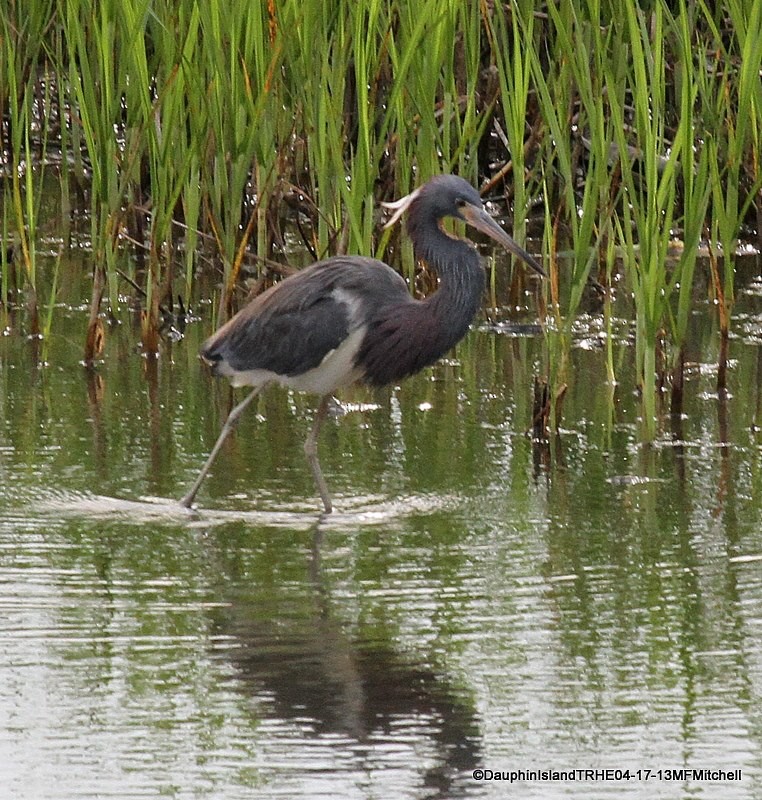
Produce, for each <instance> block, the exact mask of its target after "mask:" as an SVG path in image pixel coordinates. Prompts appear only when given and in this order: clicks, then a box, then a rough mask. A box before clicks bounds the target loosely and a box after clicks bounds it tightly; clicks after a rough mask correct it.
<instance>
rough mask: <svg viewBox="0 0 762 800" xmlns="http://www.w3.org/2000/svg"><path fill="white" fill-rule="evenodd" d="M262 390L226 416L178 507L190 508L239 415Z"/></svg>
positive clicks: (254, 393)
mask: <svg viewBox="0 0 762 800" xmlns="http://www.w3.org/2000/svg"><path fill="white" fill-rule="evenodd" d="M263 388H264V385H263V386H257V388H256V389H254V391H253V392H251V394H249V395H247V396H246V398H245V399H244V400H242V401H241V402H240V403H239V404H238V405H237V406H236V407H235V408H234V409H233V410H232V411H231V412H230V413H229V414H228V418H227V419H226V420H225V424H224V425H223V426H222V430H221V431H220V435H219V437H218V438H217V441H216V443H215V445H214V447H213V448H212V452H211V453H209V458H207V459H206V463H205V464H204V466H203V467H202V468H201V472H200V473H199V476H198V478H196V482H195V483H194V484H193V486H191V488H190V491H189V492H188V494H186V495H185V497H183V499H182V500H181V501H180V505H183V506H185V507H186V508H190V507H191V505H192V504H193V501H194V500H195V499H196V494H197V493H198V490H199V489H200V488H201V484H202V483H203V482H204V478H206V475H207V473H208V472H209V470H210V469H211V467H212V464H213V463H214V459H215V458H217V453H219V452H220V449H221V448H222V444H223V442H224V441H225V439H227V438H228V434H229V433H230V431H232V430H233V428H235V426H236V424H237V423H238V420H239V419H240V417H241V414H243V412H244V411H245V410H246V408H247V406H248V405H249V403H251V401H252V400H253V399H254V398H255V397H256V396H257V395H258V394H259V393H260V392H261V391H262V389H263Z"/></svg>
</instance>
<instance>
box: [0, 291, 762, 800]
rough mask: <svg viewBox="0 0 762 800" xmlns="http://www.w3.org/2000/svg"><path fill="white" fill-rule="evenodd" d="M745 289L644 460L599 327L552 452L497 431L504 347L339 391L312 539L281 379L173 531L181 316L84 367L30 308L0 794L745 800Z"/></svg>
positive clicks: (578, 357)
mask: <svg viewBox="0 0 762 800" xmlns="http://www.w3.org/2000/svg"><path fill="white" fill-rule="evenodd" d="M758 284H759V280H758V279H757V283H755V282H754V280H750V281H749V282H748V285H749V287H750V290H749V291H748V292H746V293H743V292H742V293H741V295H740V296H739V306H738V309H737V316H736V319H737V325H736V331H737V336H736V338H734V340H733V343H732V349H731V356H732V358H733V368H732V370H731V373H730V380H731V387H730V396H729V398H728V399H727V401H725V402H722V401H720V399H719V398H718V397H717V396H716V394H715V392H714V390H713V386H714V378H715V375H714V368H713V364H714V362H715V361H716V350H717V341H716V331H715V330H714V328H713V323H712V322H711V317H709V316H707V318H706V319H703V318H697V319H696V321H695V331H694V334H693V335H692V339H691V343H692V344H691V348H692V350H691V352H690V353H689V358H690V360H691V367H690V369H689V373H688V385H687V388H686V408H685V417H684V419H683V420H682V423H681V426H680V428H677V429H675V428H673V427H672V426H671V424H670V422H669V419H668V417H666V416H665V418H664V419H662V420H660V434H659V437H658V439H657V441H656V443H655V444H654V445H652V446H644V445H642V444H639V435H638V424H639V423H638V414H639V403H638V400H637V397H636V394H635V392H634V390H633V386H632V385H631V383H628V380H631V379H628V377H627V375H628V364H629V363H630V362H631V360H632V353H631V347H630V346H629V344H627V336H626V326H624V325H622V331H623V332H622V334H621V337H620V339H621V341H619V342H618V344H617V348H616V352H615V356H616V359H617V365H618V374H619V375H620V378H621V382H620V384H619V386H618V387H617V388H616V391H615V393H614V400H613V402H611V401H610V400H611V392H612V390H611V389H610V388H609V387H608V386H607V385H606V383H605V375H606V373H605V354H604V352H603V350H602V349H601V348H600V341H601V339H600V335H599V329H600V319H599V318H598V317H597V316H596V315H592V316H590V317H589V318H582V321H581V323H580V325H579V326H578V330H577V333H576V338H575V345H574V347H573V349H572V369H571V373H570V374H571V377H572V381H571V384H570V387H569V392H568V396H567V399H566V402H565V405H564V421H563V430H562V433H561V435H560V437H559V439H557V440H554V441H553V442H552V443H551V447H549V448H540V447H538V446H537V445H533V443H532V442H531V441H530V440H529V439H528V438H527V436H526V435H525V430H526V429H527V428H528V427H529V422H530V416H531V400H530V394H531V383H532V377H533V375H534V374H535V373H537V372H541V371H543V367H542V359H543V343H542V340H541V339H540V338H532V337H527V336H515V335H512V333H511V329H510V328H506V327H505V326H497V327H496V326H493V325H488V324H486V323H482V324H480V325H477V326H476V327H475V329H474V330H473V331H472V332H471V333H470V334H469V336H468V338H467V339H466V340H465V341H464V342H463V343H462V344H461V345H460V346H459V347H458V348H457V350H456V352H455V353H454V354H453V357H452V358H451V359H449V360H447V361H446V362H445V363H443V364H440V365H438V366H437V367H435V368H434V369H432V370H428V371H427V372H426V373H425V374H423V375H421V376H418V377H416V378H414V379H411V380H410V381H408V382H406V383H405V384H404V385H403V386H402V387H400V388H398V389H393V390H387V391H383V392H376V393H373V392H368V391H364V390H357V391H355V392H352V393H348V394H346V395H345V396H343V398H342V399H343V400H344V401H345V406H346V408H348V409H349V410H348V412H347V413H346V414H344V415H343V417H341V418H340V419H339V418H337V419H335V420H332V421H331V422H330V423H327V424H326V427H325V429H324V435H323V437H322V440H321V456H322V463H323V468H324V471H325V472H326V475H327V478H328V481H329V484H330V486H331V488H332V489H333V491H334V494H335V502H336V507H337V513H336V514H335V515H332V516H331V517H329V518H322V519H321V518H320V516H319V514H318V508H319V501H318V500H317V498H316V497H315V496H314V490H313V487H312V483H311V478H310V475H309V472H308V470H307V468H306V466H305V464H304V459H303V455H302V449H301V443H302V441H303V439H304V437H305V436H306V433H307V431H308V430H309V426H310V422H311V415H312V413H313V410H314V402H313V401H312V400H311V399H310V398H305V397H300V396H293V395H289V394H288V393H286V392H282V391H279V390H273V391H271V392H270V393H269V394H267V395H266V396H265V397H263V398H262V399H261V401H260V403H259V405H258V407H257V408H256V409H255V410H253V411H252V412H251V413H249V414H248V415H247V416H246V417H245V418H244V419H243V420H242V422H241V425H240V428H239V429H238V431H237V432H236V435H235V438H234V439H233V440H232V441H231V442H230V443H229V445H228V446H227V447H226V448H225V450H224V451H223V453H222V454H221V455H220V458H219V461H218V463H217V465H216V467H215V469H214V471H213V473H212V474H211V475H210V477H209V479H208V481H207V483H206V484H205V485H204V487H203V488H202V490H201V493H200V494H199V497H198V502H199V506H200V508H199V510H198V511H197V512H195V513H189V512H186V511H185V510H183V509H182V508H180V507H179V506H178V505H177V504H176V503H175V498H177V497H179V496H181V495H182V494H183V492H184V491H185V490H186V489H187V487H188V485H189V483H190V482H191V481H192V479H193V477H194V476H195V473H196V471H197V470H198V469H199V468H200V466H201V463H202V462H203V458H204V456H205V454H206V453H207V452H208V450H209V449H210V447H211V446H212V444H213V442H214V439H215V437H216V435H217V432H218V430H219V426H220V424H221V421H222V419H223V418H224V416H225V413H226V411H227V409H229V408H230V405H231V402H232V400H231V394H230V391H229V389H228V388H227V387H225V386H223V385H222V384H221V383H216V382H214V381H213V380H211V379H210V378H209V377H208V376H207V375H206V374H205V373H203V371H202V370H200V368H199V366H198V363H197V360H196V355H195V354H196V352H197V348H198V343H199V341H200V339H201V338H202V337H203V335H204V334H205V333H206V332H207V331H206V328H205V324H204V323H203V322H202V323H196V324H194V325H191V326H190V327H189V329H188V331H187V336H186V338H185V339H184V340H182V341H180V342H177V343H174V344H172V345H168V346H167V350H166V352H165V353H164V354H163V356H162V358H161V359H160V361H159V363H158V364H155V365H153V364H150V363H148V362H146V361H145V360H144V359H142V358H141V357H140V356H138V355H137V354H136V353H135V351H134V342H135V341H136V337H135V333H134V331H133V330H131V327H130V324H129V320H125V322H124V324H123V325H122V326H121V328H119V329H116V330H115V331H112V332H111V334H110V336H109V345H108V347H109V349H108V351H107V354H106V359H105V362H104V364H103V365H102V366H101V367H100V368H99V369H98V370H97V372H96V373H93V374H88V373H86V372H85V371H84V370H83V369H82V368H81V367H80V366H79V365H78V364H77V359H78V357H79V353H80V347H81V330H82V329H83V326H82V315H83V312H82V311H81V310H79V309H76V308H75V309H72V310H66V309H65V308H61V310H60V311H59V312H57V313H59V315H60V316H61V317H62V319H61V324H60V327H59V328H57V330H59V331H60V333H58V334H57V335H56V337H54V339H53V340H52V341H51V342H50V343H49V351H48V352H47V353H46V360H47V365H46V366H39V363H38V362H39V357H40V353H39V345H38V344H36V343H34V342H30V341H26V340H24V339H23V337H20V336H18V335H15V334H14V335H12V336H7V337H4V338H3V339H2V340H0V408H1V409H2V415H0V417H1V418H0V481H1V485H2V492H1V494H0V785H2V786H3V787H5V788H4V791H5V792H6V793H7V795H6V796H8V797H13V798H19V799H20V800H21V799H25V798H30V800H31V799H32V798H35V800H36V799H37V798H67V800H68V799H71V800H75V799H79V798H93V797H114V798H120V799H123V798H143V797H175V798H201V797H208V798H225V800H235V798H250V797H258V798H265V799H266V800H267V799H270V798H321V797H330V798H332V800H343V799H344V798H347V799H350V798H351V799H352V800H354V798H381V797H383V798H389V799H391V800H402V799H405V800H407V799H408V798H410V799H411V800H412V799H413V798H415V799H416V800H417V799H418V798H443V799H444V798H502V797H509V796H511V797H513V796H516V797H519V796H520V797H522V798H555V797H579V798H588V797H602V798H605V797H614V796H617V797H618V796H622V795H625V796H628V797H640V798H651V797H657V796H658V797H663V798H689V797H695V796H707V797H720V796H721V797H723V798H731V799H737V800H741V799H742V798H743V799H746V798H755V797H759V796H762V711H760V709H762V525H761V524H760V522H761V518H762V493H761V492H760V480H761V477H760V476H761V475H762V469H761V467H762V464H761V463H760V462H761V460H762V443H761V440H760V433H759V425H760V414H761V411H762V400H761V399H760V386H761V382H762V378H761V375H762V351H761V348H760V341H761V340H762V336H760V331H761V330H762V306H761V305H760V304H761V303H762V297H760V295H759V293H758V292H757V293H755V291H754V287H755V286H757V285H758ZM475 770H484V771H487V775H489V774H490V773H489V771H490V770H491V771H493V772H494V773H497V774H500V773H505V777H506V778H508V777H510V775H509V774H508V773H509V772H510V771H524V772H525V773H528V772H529V771H532V770H535V771H536V770H546V771H548V770H557V771H562V770H563V771H565V772H567V773H571V774H570V775H567V776H566V779H565V780H557V781H552V780H543V779H542V778H541V777H538V776H536V775H526V774H525V775H523V776H517V777H516V782H515V783H514V784H513V786H512V787H508V786H507V785H506V782H505V781H497V780H491V781H488V780H476V779H475V778H474V774H475V772H474V771H475ZM586 770H599V771H601V772H597V773H596V772H593V773H592V775H590V774H588V773H586V772H584V771H586ZM605 770H610V771H611V772H606V771H605ZM625 770H629V771H630V776H629V780H628V779H627V776H626V774H623V772H622V771H625ZM672 770H677V772H672ZM683 770H696V773H695V774H694V773H693V772H691V773H690V774H689V773H688V772H683ZM700 770H724V771H727V772H729V771H731V770H741V773H740V780H730V779H729V776H728V775H718V774H716V773H715V774H712V773H705V772H699V771H700ZM617 771H619V772H617ZM477 774H478V773H477ZM501 777H502V776H501ZM572 778H573V779H572Z"/></svg>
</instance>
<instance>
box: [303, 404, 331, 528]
mask: <svg viewBox="0 0 762 800" xmlns="http://www.w3.org/2000/svg"><path fill="white" fill-rule="evenodd" d="M330 402H331V396H330V395H326V396H325V397H324V398H323V399H322V400H321V401H320V405H319V406H318V410H317V414H316V415H315V422H314V424H313V426H312V430H311V431H310V435H309V436H308V437H307V441H306V442H305V443H304V455H305V456H307V463H308V464H309V465H310V469H311V470H312V477H313V478H314V479H315V485H316V486H317V490H318V492H319V493H320V499H321V500H322V501H323V508H325V513H326V514H330V513H331V511H333V504H332V502H331V494H330V492H329V491H328V484H327V483H326V482H325V478H324V477H323V470H322V469H320V461H319V460H318V451H317V441H318V434H319V433H320V426H321V425H322V424H323V420H324V419H325V417H326V414H327V413H328V406H329V405H330Z"/></svg>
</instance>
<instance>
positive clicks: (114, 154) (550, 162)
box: [0, 0, 762, 438]
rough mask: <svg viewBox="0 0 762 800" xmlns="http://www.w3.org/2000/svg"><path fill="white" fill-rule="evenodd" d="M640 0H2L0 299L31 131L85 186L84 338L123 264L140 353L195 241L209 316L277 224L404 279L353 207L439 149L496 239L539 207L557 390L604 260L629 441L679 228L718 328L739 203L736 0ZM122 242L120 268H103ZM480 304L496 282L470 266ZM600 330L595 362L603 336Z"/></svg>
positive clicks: (757, 91) (752, 209)
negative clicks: (705, 282) (213, 288)
mask: <svg viewBox="0 0 762 800" xmlns="http://www.w3.org/2000/svg"><path fill="white" fill-rule="evenodd" d="M641 6H642V4H640V3H638V2H636V0H623V1H622V2H617V3H614V2H611V1H610V0H560V2H557V3H551V4H548V5H547V7H543V8H542V9H541V10H538V9H537V7H536V4H534V3H532V2H530V1H529V0H517V1H516V2H514V3H510V4H507V3H494V4H493V3H453V2H451V0H416V2H413V1H412V0H391V2H382V1H381V0H365V2H362V3H358V2H352V1H351V0H333V2H331V3H323V2H317V1H316V0H298V1H297V0H280V1H279V2H277V3H276V2H266V3H265V2H263V3H255V4H251V3H243V2H232V3H227V2H222V0H210V2H207V3H195V2H191V0H178V2H175V3H154V2H149V0H98V2H95V0H67V2H63V0H29V1H28V2H25V3H23V4H22V3H17V2H7V3H4V4H3V5H2V7H1V8H0V26H1V27H0V32H1V33H0V36H1V37H2V41H0V59H1V60H2V63H0V112H2V122H1V123H0V137H2V142H1V144H2V152H3V153H4V154H6V156H5V157H6V158H7V160H8V163H7V164H4V165H3V173H2V175H3V191H2V198H3V210H2V220H3V222H2V225H3V242H4V246H3V253H2V301H3V304H4V307H5V308H6V309H7V308H8V305H9V303H10V302H11V299H10V295H9V286H10V283H11V278H12V277H13V276H12V275H11V273H13V272H15V271H19V278H20V281H21V283H23V285H24V288H25V290H26V292H27V297H30V298H32V301H31V303H30V306H33V307H34V308H35V309H36V299H35V286H36V283H37V269H38V259H37V257H36V250H37V246H38V244H39V240H40V238H41V235H42V234H41V230H40V225H39V220H38V218H37V217H38V206H39V190H38V188H37V186H36V183H35V181H36V177H35V171H34V170H33V169H29V165H30V164H31V163H32V162H33V161H36V162H38V163H39V162H41V165H42V166H43V168H44V165H45V162H46V155H45V153H46V152H48V151H51V152H52V150H53V149H55V148H59V149H60V150H61V151H62V157H61V161H62V163H64V164H66V165H68V169H64V174H63V175H62V181H61V199H62V208H63V209H64V210H67V209H70V208H72V205H73V202H72V194H74V192H73V191H72V187H74V189H75V191H77V192H78V191H81V192H83V193H84V196H85V197H86V198H87V202H88V203H89V219H90V234H91V235H90V243H91V247H92V251H93V263H94V267H93V279H92V297H91V313H90V320H89V326H88V332H87V335H86V344H85V361H86V362H87V363H95V362H97V360H98V358H99V355H100V351H101V347H102V341H103V336H104V335H105V333H106V331H107V328H106V327H105V326H104V322H103V319H104V312H107V311H108V310H109V309H111V310H115V309H116V308H117V306H118V305H119V303H120V302H121V301H120V292H123V291H128V292H132V291H133V290H134V288H133V287H137V289H135V291H136V292H137V299H138V300H139V302H140V303H141V304H142V306H143V309H142V325H141V338H142V344H143V349H144V351H145V352H147V353H156V352H157V351H158V350H159V349H160V347H161V338H160V331H161V325H162V322H163V319H162V317H163V315H164V310H166V309H171V308H172V305H173V304H172V301H173V298H175V297H177V296H178V295H179V296H182V297H183V298H185V301H186V302H188V301H189V299H190V298H191V296H192V295H193V294H194V293H196V292H197V291H198V288H197V284H198V283H199V281H198V277H199V274H200V273H201V272H202V271H205V272H209V271H210V270H209V267H206V266H203V265H205V264H207V263H211V264H212V268H211V269H212V271H213V278H212V282H213V283H215V284H216V285H217V287H218V288H217V296H216V302H215V313H214V319H215V321H216V322H219V321H221V320H223V319H224V318H226V317H227V316H228V315H229V314H230V313H232V312H233V311H234V310H235V309H236V308H237V307H238V305H239V303H240V302H241V301H242V299H243V298H244V297H245V296H246V291H245V287H244V281H243V280H242V276H243V275H244V274H246V275H249V276H252V277H254V278H256V285H257V286H258V287H263V286H265V285H266V284H267V283H268V282H269V281H271V280H272V279H273V270H272V269H271V265H272V264H273V263H274V262H276V261H279V260H283V258H284V253H285V252H286V250H287V249H290V248H292V247H293V242H294V240H295V239H301V240H302V242H303V244H304V245H305V246H306V247H307V248H308V249H309V250H310V252H311V255H312V257H313V258H321V257H324V256H327V255H330V254H333V253H338V252H361V253H368V254H370V253H373V254H375V255H377V256H380V257H384V256H386V255H389V256H390V257H391V258H392V260H393V261H394V262H395V263H396V264H397V265H398V266H399V267H400V269H401V270H402V271H403V272H404V274H405V275H406V276H407V277H408V279H409V282H410V284H411V288H412V287H413V286H415V285H416V278H417V275H418V272H417V265H416V264H415V262H414V259H413V257H412V252H411V249H410V245H409V243H408V242H407V241H406V239H405V238H404V236H400V234H399V232H398V230H395V231H382V230H381V229H380V227H379V222H380V218H379V216H378V214H377V211H376V209H377V207H378V205H377V204H378V201H379V200H380V199H389V198H391V197H393V196H399V195H401V194H404V193H406V192H408V191H409V190H410V189H411V188H413V186H415V185H418V184H420V183H421V182H422V181H423V180H425V179H426V178H427V177H429V176H430V175H431V174H434V173H438V172H443V171H457V172H459V173H460V174H463V175H464V176H465V177H467V178H468V179H470V180H472V181H474V182H476V183H479V184H483V185H484V187H485V188H487V189H489V192H490V195H491V196H494V195H495V192H500V191H502V193H503V195H504V197H505V199H506V201H507V203H508V204H509V205H510V206H511V207H512V208H511V210H512V216H513V221H514V222H513V233H514V235H515V237H516V238H517V239H518V240H519V241H523V240H524V239H525V237H526V231H527V227H526V225H525V220H526V218H527V216H531V215H532V213H533V209H538V211H539V213H540V215H541V217H542V220H541V222H540V225H539V226H538V227H539V228H540V229H541V230H542V232H543V250H544V252H545V254H546V265H547V268H548V272H549V280H548V282H547V289H546V290H545V296H544V298H543V303H546V304H547V305H544V304H543V305H541V307H540V310H541V313H542V315H543V321H544V322H547V330H548V338H547V341H548V348H547V353H546V360H545V361H546V363H545V365H544V370H545V372H546V376H545V377H547V378H548V379H549V382H550V386H551V390H552V391H551V396H554V397H556V398H558V399H559V403H560V398H562V396H563V387H564V386H565V384H566V382H567V381H568V380H570V379H571V376H570V375H569V374H568V363H569V359H568V354H569V347H570V343H571V336H572V325H573V322H574V319H575V317H576V315H577V313H578V309H579V307H580V305H581V304H582V303H583V302H584V301H585V298H586V296H587V295H588V294H589V293H590V291H591V286H593V285H594V286H596V287H597V290H600V291H602V292H603V298H604V299H603V309H604V314H609V315H610V302H611V288H610V287H611V283H612V278H613V275H614V273H615V272H616V271H617V270H619V271H620V272H621V273H622V275H623V276H624V285H625V286H626V289H627V290H628V291H632V292H633V293H634V297H635V326H634V327H635V330H636V350H637V359H636V361H637V370H638V376H639V378H638V382H639V386H640V389H641V391H642V396H643V419H644V430H643V436H644V437H645V438H652V437H653V436H654V435H655V433H656V424H657V423H656V418H657V414H658V408H657V402H656V399H655V398H656V394H657V390H658V388H659V387H660V386H662V385H663V383H664V381H665V380H669V379H670V378H671V380H672V381H673V386H677V387H678V389H677V390H675V393H674V396H673V400H674V402H675V404H676V407H677V400H678V398H679V389H680V387H681V386H682V381H681V364H682V361H683V356H682V353H683V350H684V346H685V337H686V336H687V331H688V319H689V318H690V314H691V310H692V307H693V303H694V292H693V283H694V275H695V270H696V252H697V249H698V247H699V244H700V242H701V241H702V240H706V241H708V243H709V247H710V252H711V253H712V254H713V261H712V264H713V269H712V276H713V287H714V292H715V296H716V298H717V299H718V307H719V311H720V322H721V330H722V337H723V341H724V342H725V343H727V341H728V337H729V330H730V325H731V322H732V308H733V297H734V291H735V286H734V274H735V272H734V258H733V254H734V252H735V248H736V244H737V241H738V239H739V236H740V235H742V232H743V230H744V225H745V224H747V223H750V222H751V223H752V224H753V223H754V222H755V221H756V219H757V217H758V216H759V215H760V214H762V212H761V211H760V208H759V201H760V179H759V159H760V125H761V123H762V111H761V110H760V109H761V107H762V84H760V81H759V67H760V59H761V58H762V3H759V2H754V3H745V2H743V0H722V2H720V3H716V4H711V7H710V4H708V3H706V2H705V0H696V1H695V2H688V0H679V2H677V3H668V2H666V0H654V2H653V3H650V4H648V6H647V8H646V7H641ZM42 76H45V79H44V80H41V77H42ZM54 107H57V118H58V126H57V128H56V129H55V132H54V128H53V127H52V125H51V124H50V120H51V119H52V116H51V112H50V111H49V109H52V108H54ZM535 229H536V228H535ZM675 236H678V237H680V238H681V239H682V241H683V244H684V247H683V250H682V253H681V255H680V256H679V257H678V258H677V259H673V258H671V257H670V256H669V247H670V242H671V239H672V238H673V237H675ZM131 242H134V245H133V244H130V243H131ZM131 248H134V253H135V259H134V265H133V266H132V267H130V268H129V274H127V273H123V272H122V273H121V274H120V270H119V269H118V268H117V260H118V256H119V255H120V254H121V251H123V250H125V249H131ZM11 251H12V253H13V259H12V261H11V259H10V258H9V256H8V253H9V252H11ZM202 254H203V255H204V259H203V260H202V259H201V258H200V256H201V255H202ZM719 256H721V258H720V257H719ZM276 271H277V270H276ZM122 274H126V279H125V278H124V277H122ZM17 282H18V281H17ZM206 282H207V284H208V283H209V281H208V280H207V281H206ZM491 302H492V303H493V304H495V305H498V304H500V302H501V299H500V298H498V297H497V296H495V294H494V291H493V297H492V299H491ZM35 314H36V311H35ZM607 348H608V352H607V375H608V378H609V381H610V382H611V384H612V385H613V384H614V383H615V381H616V380H617V369H618V363H619V358H618V357H617V354H616V353H615V352H614V350H613V345H612V343H611V340H609V342H608V344H607ZM559 409H560V405H554V407H553V410H552V414H553V415H555V416H556V422H557V421H558V419H557V418H558V417H559V416H560V410H559Z"/></svg>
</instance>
